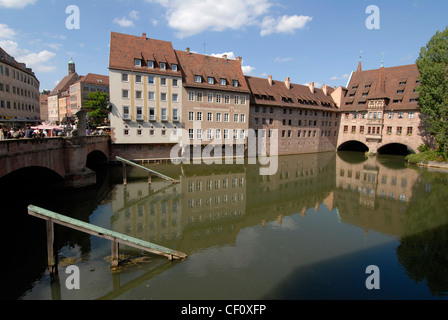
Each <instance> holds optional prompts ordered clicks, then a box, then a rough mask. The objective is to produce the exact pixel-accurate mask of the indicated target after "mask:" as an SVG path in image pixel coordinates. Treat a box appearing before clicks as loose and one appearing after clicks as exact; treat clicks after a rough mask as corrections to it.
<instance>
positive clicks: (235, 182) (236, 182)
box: [188, 177, 244, 192]
mask: <svg viewBox="0 0 448 320" xmlns="http://www.w3.org/2000/svg"><path fill="white" fill-rule="evenodd" d="M213 185H214V189H215V190H219V189H221V187H222V189H227V187H228V186H229V179H228V178H224V179H222V183H221V179H215V181H214V183H213V180H207V182H206V184H205V190H203V188H202V181H197V182H196V188H195V183H194V182H193V181H190V182H188V192H194V191H195V189H196V191H198V192H202V191H211V190H212V189H213ZM236 187H244V178H243V177H240V178H232V188H236Z"/></svg>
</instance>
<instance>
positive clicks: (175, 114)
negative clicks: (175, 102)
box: [123, 106, 180, 122]
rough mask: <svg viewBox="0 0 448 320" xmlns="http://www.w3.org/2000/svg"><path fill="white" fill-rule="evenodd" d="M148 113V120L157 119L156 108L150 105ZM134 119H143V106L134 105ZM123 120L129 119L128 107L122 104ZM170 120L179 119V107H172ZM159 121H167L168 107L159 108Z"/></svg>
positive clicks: (176, 120)
mask: <svg viewBox="0 0 448 320" xmlns="http://www.w3.org/2000/svg"><path fill="white" fill-rule="evenodd" d="M148 110H149V113H148V120H149V121H157V114H156V108H155V107H150V108H149V109H148ZM135 111H136V119H137V120H138V121H143V120H144V119H145V116H144V114H143V107H136V109H135ZM123 120H131V114H130V107H129V106H123ZM172 120H173V121H174V122H178V121H180V115H179V109H172ZM160 121H168V109H167V108H160Z"/></svg>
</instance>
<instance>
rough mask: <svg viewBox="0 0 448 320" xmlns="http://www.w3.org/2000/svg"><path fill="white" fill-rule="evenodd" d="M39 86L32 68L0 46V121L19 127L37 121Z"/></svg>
mask: <svg viewBox="0 0 448 320" xmlns="http://www.w3.org/2000/svg"><path fill="white" fill-rule="evenodd" d="M39 86H40V83H39V80H37V78H36V76H35V74H34V72H33V71H32V69H30V68H27V67H26V65H25V64H24V63H19V62H17V61H16V60H15V59H14V57H12V56H10V55H9V54H8V53H7V52H6V51H5V50H3V49H2V48H0V122H2V123H5V124H8V125H9V126H20V127H21V126H24V125H25V124H34V123H38V122H39V121H40V103H39Z"/></svg>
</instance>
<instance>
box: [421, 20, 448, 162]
mask: <svg viewBox="0 0 448 320" xmlns="http://www.w3.org/2000/svg"><path fill="white" fill-rule="evenodd" d="M416 63H417V67H418V69H419V71H420V74H421V77H420V82H421V86H420V87H419V88H418V93H419V103H420V106H421V113H422V119H423V121H424V122H425V123H426V124H427V128H428V132H429V133H430V134H431V135H432V136H433V137H434V139H435V141H436V142H437V149H438V152H439V153H440V155H441V156H443V157H444V158H445V159H447V158H448V27H447V28H446V29H445V30H444V31H442V32H441V31H437V32H436V34H435V35H434V36H433V37H432V38H431V40H430V41H429V42H428V43H427V45H426V47H423V48H421V50H420V55H419V57H418V59H417V62H416Z"/></svg>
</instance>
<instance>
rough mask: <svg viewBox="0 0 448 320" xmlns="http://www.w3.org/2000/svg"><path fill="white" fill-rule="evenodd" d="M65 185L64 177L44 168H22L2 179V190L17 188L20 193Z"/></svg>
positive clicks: (0, 182)
mask: <svg viewBox="0 0 448 320" xmlns="http://www.w3.org/2000/svg"><path fill="white" fill-rule="evenodd" d="M63 183H64V177H63V176H61V175H60V174H59V173H58V172H57V171H55V170H53V169H50V168H48V167H43V166H29V167H22V168H19V169H16V170H14V171H11V172H9V173H8V174H6V175H4V176H2V177H0V188H17V192H18V193H20V192H23V191H27V192H28V191H29V192H31V191H32V190H33V188H39V189H42V188H43V187H51V186H52V185H58V184H63Z"/></svg>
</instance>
